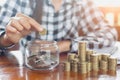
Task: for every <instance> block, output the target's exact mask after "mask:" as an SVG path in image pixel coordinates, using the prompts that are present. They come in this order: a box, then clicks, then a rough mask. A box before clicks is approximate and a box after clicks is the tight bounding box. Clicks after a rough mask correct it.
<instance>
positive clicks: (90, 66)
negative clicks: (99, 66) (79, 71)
mask: <svg viewBox="0 0 120 80" xmlns="http://www.w3.org/2000/svg"><path fill="white" fill-rule="evenodd" d="M91 70H92V64H91V62H87V72H90V71H91Z"/></svg>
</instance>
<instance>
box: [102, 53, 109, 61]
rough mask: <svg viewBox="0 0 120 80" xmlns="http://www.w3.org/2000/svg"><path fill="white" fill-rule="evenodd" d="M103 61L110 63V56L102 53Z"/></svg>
mask: <svg viewBox="0 0 120 80" xmlns="http://www.w3.org/2000/svg"><path fill="white" fill-rule="evenodd" d="M101 56H102V60H104V61H108V58H109V57H110V54H106V53H102V55H101Z"/></svg>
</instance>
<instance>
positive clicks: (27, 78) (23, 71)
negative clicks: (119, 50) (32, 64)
mask: <svg viewBox="0 0 120 80" xmlns="http://www.w3.org/2000/svg"><path fill="white" fill-rule="evenodd" d="M65 60H66V54H62V55H60V65H59V66H58V67H57V68H56V69H55V70H53V71H49V72H48V71H47V72H41V71H33V70H30V69H28V68H26V67H25V66H19V64H18V62H17V60H16V59H15V58H14V57H13V56H11V55H10V54H9V55H5V56H0V80H120V65H118V66H117V71H116V72H107V73H106V72H105V73H104V72H103V71H99V72H93V71H92V72H89V73H87V74H80V73H76V72H65V71H64V70H63V64H62V62H63V61H65Z"/></svg>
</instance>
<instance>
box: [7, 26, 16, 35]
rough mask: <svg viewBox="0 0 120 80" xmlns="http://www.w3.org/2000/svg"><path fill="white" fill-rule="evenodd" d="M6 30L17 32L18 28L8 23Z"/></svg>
mask: <svg viewBox="0 0 120 80" xmlns="http://www.w3.org/2000/svg"><path fill="white" fill-rule="evenodd" d="M6 32H11V33H16V32H17V30H16V28H14V27H12V26H10V25H8V26H7V27H6Z"/></svg>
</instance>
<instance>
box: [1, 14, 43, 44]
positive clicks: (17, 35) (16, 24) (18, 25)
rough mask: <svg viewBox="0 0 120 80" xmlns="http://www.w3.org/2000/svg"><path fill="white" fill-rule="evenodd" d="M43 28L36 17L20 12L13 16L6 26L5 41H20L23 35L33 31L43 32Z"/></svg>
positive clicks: (8, 42)
mask: <svg viewBox="0 0 120 80" xmlns="http://www.w3.org/2000/svg"><path fill="white" fill-rule="evenodd" d="M42 30H43V28H42V27H41V25H40V24H39V23H37V22H36V21H35V20H34V19H32V18H30V17H28V16H26V15H24V14H21V13H18V14H16V16H15V17H12V18H11V20H10V21H9V23H8V25H7V26H6V33H5V35H4V37H3V38H4V39H3V40H4V41H3V43H5V42H7V44H11V43H12V44H13V43H18V42H19V40H20V39H21V38H22V37H25V36H26V35H28V34H30V33H31V32H32V31H37V32H41V31H42ZM7 44H6V45H7Z"/></svg>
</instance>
